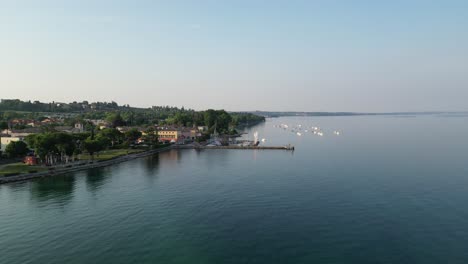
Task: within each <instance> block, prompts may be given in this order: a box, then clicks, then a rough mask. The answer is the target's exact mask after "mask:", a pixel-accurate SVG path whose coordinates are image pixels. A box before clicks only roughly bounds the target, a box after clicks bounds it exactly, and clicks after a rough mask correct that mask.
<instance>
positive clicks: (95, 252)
mask: <svg viewBox="0 0 468 264" xmlns="http://www.w3.org/2000/svg"><path fill="white" fill-rule="evenodd" d="M282 123H283V124H288V125H298V124H302V126H303V127H304V128H305V127H310V126H320V127H321V128H322V129H323V131H324V133H325V135H324V136H323V137H319V136H314V135H313V134H311V133H303V135H302V136H301V137H299V136H297V135H296V134H295V133H292V132H291V131H290V130H283V129H280V128H275V127H274V125H279V124H282ZM334 130H339V131H341V133H342V134H341V135H340V136H336V135H334V134H333V133H332V132H333V131H334ZM247 131H250V132H251V133H250V135H247V136H246V137H251V138H252V137H253V136H252V134H253V133H252V132H253V131H258V132H259V134H260V138H266V140H267V142H266V143H265V144H266V145H285V144H288V143H290V144H292V145H295V146H296V151H294V152H289V151H275V150H273V151H270V150H268V151H267V150H263V151H251V150H203V151H195V150H180V151H175V150H174V151H170V152H165V153H160V154H158V155H155V156H152V157H148V158H142V159H138V160H133V161H130V162H126V163H121V164H119V165H116V166H112V167H107V168H100V169H93V170H89V171H85V172H79V173H73V174H69V175H65V176H59V177H53V178H46V179H41V180H35V181H30V182H24V183H14V184H7V185H1V186H0V263H2V264H3V263H5V264H14V263H21V264H24V263H48V264H52V263H60V264H62V263H68V264H71V263H113V264H115V263H359V264H362V263H411V264H415V263H424V264H428V263H464V264H466V263H468V116H463V115H421V116H354V117H297V118H296V117H292V118H291V117H288V118H286V117H285V118H275V119H269V120H267V122H266V123H264V124H261V125H259V126H256V127H254V128H251V129H250V130H247Z"/></svg>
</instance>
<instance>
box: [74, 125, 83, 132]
mask: <svg viewBox="0 0 468 264" xmlns="http://www.w3.org/2000/svg"><path fill="white" fill-rule="evenodd" d="M84 130H85V128H84V124H83V123H76V124H75V131H78V132H77V133H83V132H84Z"/></svg>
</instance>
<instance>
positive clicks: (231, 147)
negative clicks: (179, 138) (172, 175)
mask: <svg viewBox="0 0 468 264" xmlns="http://www.w3.org/2000/svg"><path fill="white" fill-rule="evenodd" d="M173 148H174V149H243V150H247V149H249V150H290V151H294V146H290V145H288V146H234V145H231V146H194V145H174V146H173Z"/></svg>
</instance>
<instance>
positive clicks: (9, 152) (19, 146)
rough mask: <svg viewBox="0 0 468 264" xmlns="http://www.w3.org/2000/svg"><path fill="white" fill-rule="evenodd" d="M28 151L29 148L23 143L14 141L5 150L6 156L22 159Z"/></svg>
mask: <svg viewBox="0 0 468 264" xmlns="http://www.w3.org/2000/svg"><path fill="white" fill-rule="evenodd" d="M28 151H29V150H28V146H27V145H26V143H24V142H23V141H12V142H10V143H9V144H8V145H7V146H6V148H5V154H6V156H7V157H8V158H22V157H24V156H25V155H26V154H27V153H28Z"/></svg>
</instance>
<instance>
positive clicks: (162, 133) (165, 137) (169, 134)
mask: <svg viewBox="0 0 468 264" xmlns="http://www.w3.org/2000/svg"><path fill="white" fill-rule="evenodd" d="M181 136H182V130H181V129H179V128H175V127H158V139H159V141H161V142H167V141H169V142H177V141H178V140H179V139H180V138H181Z"/></svg>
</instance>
